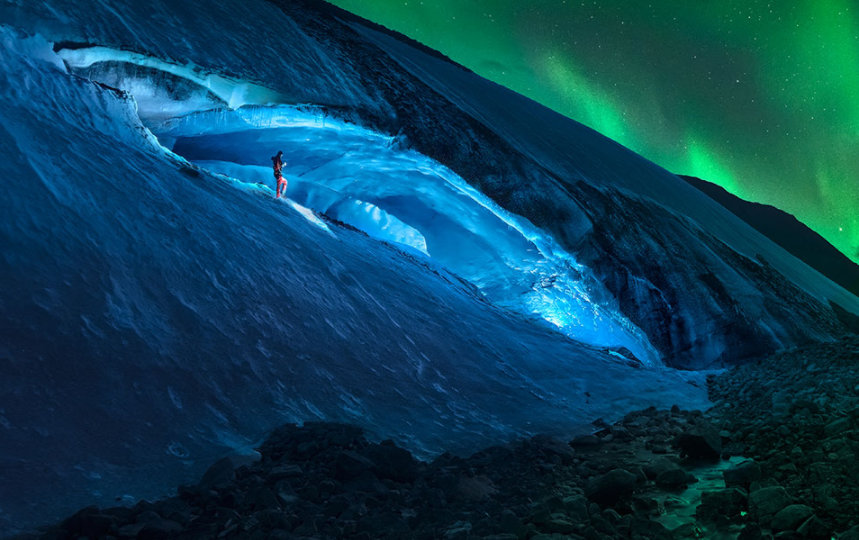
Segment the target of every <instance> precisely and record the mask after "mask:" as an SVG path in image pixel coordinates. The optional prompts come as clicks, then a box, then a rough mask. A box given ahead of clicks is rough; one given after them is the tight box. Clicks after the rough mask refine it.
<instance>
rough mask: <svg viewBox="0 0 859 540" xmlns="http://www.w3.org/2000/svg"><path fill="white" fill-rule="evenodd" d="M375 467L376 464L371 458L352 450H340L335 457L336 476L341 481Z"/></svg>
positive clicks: (355, 476)
mask: <svg viewBox="0 0 859 540" xmlns="http://www.w3.org/2000/svg"><path fill="white" fill-rule="evenodd" d="M374 468H375V464H374V463H373V462H372V461H370V459H369V458H366V457H364V456H362V455H361V454H358V453H357V452H353V451H351V450H343V451H341V452H339V453H338V454H337V457H336V458H335V459H334V477H335V478H336V479H337V480H340V481H341V482H344V481H348V480H351V479H353V478H357V477H358V476H360V475H361V473H363V472H365V471H369V470H371V469H374Z"/></svg>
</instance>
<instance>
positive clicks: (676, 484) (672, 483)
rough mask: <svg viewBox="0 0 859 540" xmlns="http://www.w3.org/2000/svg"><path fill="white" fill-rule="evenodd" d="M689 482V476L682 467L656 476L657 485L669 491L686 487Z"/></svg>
mask: <svg viewBox="0 0 859 540" xmlns="http://www.w3.org/2000/svg"><path fill="white" fill-rule="evenodd" d="M688 481H689V475H688V474H686V471H684V470H683V469H681V468H680V467H676V468H674V469H668V470H665V471H662V472H661V473H659V475H657V476H656V485H657V486H659V487H662V488H668V489H677V488H682V487H685V486H686V484H687V483H688Z"/></svg>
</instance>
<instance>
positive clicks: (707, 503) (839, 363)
mask: <svg viewBox="0 0 859 540" xmlns="http://www.w3.org/2000/svg"><path fill="white" fill-rule="evenodd" d="M857 363H859V338H856V337H851V338H846V339H844V340H842V341H841V342H839V343H834V344H827V345H818V346H814V347H811V348H807V349H802V350H793V351H788V352H784V353H781V354H779V355H776V356H774V357H772V358H768V359H766V360H764V361H761V362H759V363H756V364H749V365H746V366H743V367H740V368H737V369H735V370H733V371H731V372H727V373H725V374H723V375H720V376H718V377H713V378H711V380H710V391H711V398H712V399H713V401H714V403H715V406H714V407H713V408H712V409H711V410H710V411H707V412H706V413H702V412H700V411H681V410H680V409H678V408H677V407H674V408H672V410H670V411H659V410H656V409H652V408H651V409H647V410H644V411H638V412H634V413H631V414H629V415H627V416H626V417H625V418H623V419H622V420H621V421H619V422H617V423H615V424H614V425H606V424H602V423H599V422H598V423H597V424H598V425H595V429H596V430H597V431H596V433H594V434H593V435H587V436H583V437H579V438H577V439H574V440H572V441H570V442H569V443H567V442H562V441H559V440H556V439H553V438H549V437H534V438H531V439H527V440H520V441H516V442H514V443H511V444H509V445H506V446H499V447H492V448H488V449H486V450H484V451H481V452H479V453H477V454H474V455H473V456H471V457H468V458H464V459H463V458H458V457H455V456H452V455H442V456H440V457H438V458H437V459H435V460H434V461H433V462H431V463H425V462H421V461H417V460H415V459H414V458H413V457H412V455H411V454H410V453H409V452H408V451H406V450H403V449H401V448H398V447H397V446H396V445H395V444H394V443H392V442H390V441H383V442H381V443H378V444H376V443H371V442H368V441H367V440H366V439H365V437H364V436H363V434H362V432H361V430H360V429H359V428H356V427H353V426H348V425H340V424H329V423H308V424H306V425H304V426H302V427H298V426H294V425H287V426H283V427H281V428H279V429H277V430H276V431H274V432H273V433H272V434H271V435H270V437H269V438H268V440H267V441H266V442H265V443H264V444H263V445H262V447H261V448H260V449H259V452H260V454H261V459H260V460H258V461H256V462H254V463H250V464H244V465H240V464H239V463H238V462H237V461H235V460H233V459H230V458H226V459H223V460H221V461H219V462H217V463H215V464H214V465H213V466H212V467H211V468H210V469H209V470H208V472H206V474H205V475H204V476H203V478H202V479H201V481H200V482H199V483H198V484H197V485H195V486H183V487H180V488H179V490H178V495H177V496H175V497H172V498H170V499H166V500H162V501H158V502H155V503H149V502H140V503H138V504H137V505H135V506H134V507H132V508H109V509H99V508H95V507H92V508H86V509H84V510H81V511H80V512H78V513H77V514H75V515H74V516H72V517H70V518H68V519H67V520H65V521H64V522H63V523H62V524H60V525H57V526H54V527H51V528H50V529H46V530H45V532H44V533H43V534H42V535H40V536H41V537H43V538H79V537H88V538H110V537H115V538H140V539H150V538H152V539H155V538H188V539H196V538H207V539H208V538H252V539H256V538H258V539H270V538H273V539H280V538H341V537H348V538H367V539H370V538H450V539H455V538H462V539H466V538H492V539H496V540H501V539H510V540H515V539H519V538H532V539H548V538H593V539H603V538H642V539H645V538H646V539H651V538H653V539H659V538H666V539H674V538H741V539H756V538H772V537H774V538H784V539H790V538H811V539H818V538H819V539H829V538H832V537H837V538H842V539H859V525H857V524H859V461H857V456H859V365H857Z"/></svg>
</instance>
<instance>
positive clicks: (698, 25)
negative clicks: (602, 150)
mask: <svg viewBox="0 0 859 540" xmlns="http://www.w3.org/2000/svg"><path fill="white" fill-rule="evenodd" d="M331 1H332V3H334V4H336V5H338V6H340V7H343V8H345V9H347V10H349V11H352V12H354V13H357V14H358V15H361V16H363V17H366V18H368V19H370V20H372V21H375V22H377V23H380V24H382V25H385V26H387V27H389V28H392V29H394V30H397V31H400V32H402V33H404V34H406V35H408V36H410V37H412V38H414V39H417V40H418V41H420V42H422V43H425V44H426V45H429V46H430V47H432V48H435V49H438V50H440V51H442V52H443V53H444V54H446V55H448V56H450V57H451V58H452V59H453V60H455V61H457V62H459V63H461V64H463V65H465V66H467V67H468V68H470V69H472V70H473V71H475V72H477V73H478V74H480V75H482V76H484V77H486V78H488V79H491V80H493V81H495V82H497V83H499V84H502V85H504V86H507V87H508V88H511V89H513V90H515V91H517V92H520V93H522V94H525V95H527V96H529V97H531V98H532V99H534V100H536V101H538V102H540V103H542V104H544V105H546V106H548V107H550V108H552V109H554V110H556V111H558V112H560V113H562V114H564V115H566V116H569V117H570V118H573V119H575V120H578V121H579V122H582V123H584V124H586V125H588V126H590V127H592V128H594V129H596V130H597V131H599V132H601V133H603V134H604V135H607V136H608V137H611V138H612V139H614V140H616V141H618V142H620V143H621V144H624V145H625V146H627V147H629V148H631V149H633V150H635V151H636V152H638V153H640V154H642V155H644V156H645V157H647V158H648V159H650V160H652V161H654V162H656V163H658V164H659V165H661V166H663V167H665V168H666V169H668V170H670V171H672V172H675V173H678V174H689V175H693V176H698V177H701V178H704V179H705V180H709V181H711V182H715V183H717V184H719V185H721V186H723V187H724V188H726V189H728V190H729V191H731V192H732V193H734V194H736V195H738V196H740V197H743V198H745V199H748V200H752V201H755V202H761V203H766V204H772V205H774V206H777V207H778V208H781V209H782V210H785V211H787V212H790V213H792V214H794V215H796V216H797V217H798V218H799V219H800V220H801V221H803V222H804V223H806V224H807V225H809V226H810V227H811V228H813V229H814V230H816V231H817V232H818V233H820V234H821V235H823V236H824V237H825V238H826V239H827V240H829V241H830V242H831V243H832V244H834V245H835V246H836V247H838V248H839V249H840V250H841V251H842V252H844V253H845V254H847V255H848V256H849V257H851V258H852V259H853V260H854V261H856V262H859V3H856V2H855V0H786V1H777V0H771V1H765V0H712V1H707V2H677V1H675V0H658V1H651V2H648V1H647V0H628V1H625V0H614V1H611V0H603V1H585V2H582V1H579V0H576V1H573V0H566V1H565V0H527V1H512V0H467V1H466V0H423V1H421V0H407V1H404V0H331Z"/></svg>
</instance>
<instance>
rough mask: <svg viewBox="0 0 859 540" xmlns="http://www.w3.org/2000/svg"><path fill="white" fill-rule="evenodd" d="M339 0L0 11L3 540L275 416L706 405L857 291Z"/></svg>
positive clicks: (474, 414) (473, 430) (393, 422)
mask: <svg viewBox="0 0 859 540" xmlns="http://www.w3.org/2000/svg"><path fill="white" fill-rule="evenodd" d="M331 9H332V8H331V7H330V6H327V5H325V4H323V3H320V2H316V1H313V0H294V1H290V2H286V1H283V2H281V1H263V0H247V1H245V2H242V3H241V5H236V4H234V3H217V4H207V5H206V6H205V9H204V8H203V6H202V5H201V4H200V3H197V2H193V1H189V2H184V3H180V4H176V3H175V2H168V1H166V0H153V1H152V2H147V3H145V4H144V3H138V2H131V1H120V2H112V3H110V4H108V3H107V2H103V1H101V0H79V1H72V0H48V1H46V2H27V1H24V0H15V1H10V2H6V3H4V4H2V5H0V41H2V44H3V50H2V51H0V58H2V62H0V78H2V82H0V142H2V148H3V159H2V160H0V173H2V176H3V178H4V181H5V186H4V187H5V189H4V190H3V192H2V194H0V198H2V199H0V204H2V205H3V207H4V208H5V209H7V211H6V212H4V217H3V218H2V219H0V240H2V245H3V250H2V259H0V260H2V264H0V278H2V283H3V284H4V293H3V295H2V296H0V317H2V321H3V323H2V324H3V336H4V339H3V340H2V343H0V375H2V376H0V470H2V471H3V482H2V483H0V535H2V534H3V533H6V532H12V531H15V530H20V529H23V528H27V527H31V526H34V525H37V524H39V523H41V522H45V521H50V520H52V519H56V518H58V517H60V516H62V515H65V514H68V513H69V512H70V511H72V510H74V509H76V508H79V507H81V506H84V505H87V504H109V503H112V502H114V501H115V500H117V499H118V500H121V501H125V502H128V503H132V502H133V501H135V500H138V499H140V498H145V497H155V496H159V495H162V494H164V493H166V492H168V491H169V490H170V489H172V488H173V487H174V486H175V485H176V484H177V483H182V482H188V481H191V480H192V479H195V478H198V477H199V475H200V473H201V472H202V471H203V470H205V468H206V467H207V466H208V465H209V464H210V463H212V462H213V461H215V460H216V459H217V458H219V457H221V456H223V455H225V454H227V453H230V452H243V453H252V451H253V447H254V445H255V444H257V443H258V442H259V440H260V438H261V437H262V436H263V435H264V434H265V433H266V432H267V431H268V430H270V429H271V428H273V427H274V426H276V425H278V424H281V423H283V422H289V421H292V422H302V421H306V420H314V419H326V420H337V421H346V422H351V423H355V424H358V425H361V426H362V427H365V428H366V429H368V430H370V432H371V434H372V435H373V436H374V437H376V438H379V439H381V438H386V437H390V438H393V439H395V440H396V441H397V442H398V443H400V444H402V445H404V446H406V447H407V448H409V449H410V450H412V451H414V452H416V453H417V454H418V455H421V456H424V457H428V456H432V455H435V454H437V453H439V452H442V451H452V452H457V453H468V452H470V451H473V450H476V449H478V448H480V447H482V446H485V445H488V444H493V443H497V442H502V441H505V440H509V439H510V438H512V437H515V436H519V435H526V434H533V433H539V432H546V433H555V434H563V435H570V434H572V433H579V432H587V431H588V430H590V429H592V426H591V421H593V420H595V419H597V418H600V417H602V418H605V419H607V420H611V419H613V418H617V417H618V416H620V415H622V414H624V413H625V412H627V411H629V410H632V409H634V408H641V407H645V406H649V405H656V406H665V407H667V406H670V405H673V404H675V403H676V404H680V405H681V406H683V407H685V408H700V407H705V406H707V401H706V395H705V389H704V377H705V375H706V371H703V370H704V369H710V368H721V367H724V366H726V365H729V364H731V363H738V362H742V361H744V360H746V359H748V358H755V357H756V356H757V355H760V354H762V353H763V352H766V351H770V350H774V349H775V348H781V347H789V346H792V345H795V344H800V343H804V342H808V341H815V340H817V341H825V340H830V339H833V338H834V337H835V336H837V335H839V333H840V332H843V331H844V330H845V326H844V324H843V323H842V322H841V321H840V320H839V319H838V315H837V313H836V312H834V311H833V309H832V308H831V305H832V304H836V305H838V306H840V307H841V308H843V309H844V310H846V311H847V312H853V313H859V299H857V298H856V297H855V296H853V295H851V294H849V293H847V292H846V291H844V290H843V289H841V288H840V287H838V286H837V285H835V284H833V283H831V282H830V281H828V280H827V279H825V278H824V277H823V276H821V275H819V274H818V273H816V272H815V271H813V270H811V269H810V268H808V267H807V266H806V265H804V264H803V263H801V262H799V261H798V260H796V259H795V258H793V257H792V256H790V255H789V254H787V253H786V252H784V251H783V250H781V248H779V247H778V246H775V245H774V244H772V242H770V241H769V240H767V239H766V238H764V237H763V236H761V235H760V234H758V233H756V232H755V231H754V230H752V229H751V228H750V227H748V226H746V225H745V224H743V223H742V222H740V221H739V220H737V219H736V218H735V217H733V216H732V215H730V214H729V213H728V212H726V211H725V210H724V209H722V208H720V207H719V206H718V205H716V204H714V203H713V202H712V201H710V200H709V199H707V198H706V197H704V196H703V195H701V194H700V193H697V192H696V191H695V190H694V189H693V188H691V187H689V186H686V185H685V183H683V182H682V181H681V180H679V179H678V178H677V177H675V176H674V175H672V174H670V173H668V172H667V171H664V170H663V169H661V168H659V167H658V166H656V165H654V164H652V163H649V162H647V161H646V160H644V159H643V158H641V157H640V156H637V155H635V154H633V153H632V152H630V151H628V150H627V149H625V148H623V147H621V146H619V145H617V144H616V143H614V142H612V141H610V140H608V139H605V138H604V137H602V136H601V135H599V134H597V133H595V132H593V131H591V130H589V129H587V128H585V127H584V126H581V125H579V124H577V123H575V122H573V121H571V120H569V119H566V118H563V117H560V116H559V115H556V114H555V113H552V112H551V111H548V110H546V109H544V108H542V107H540V106H539V105H537V104H536V103H533V102H530V101H529V100H527V99H525V98H522V97H521V96H518V95H516V94H514V93H512V92H510V91H508V90H506V89H503V88H501V87H498V86H497V85H494V84H492V83H490V82H488V81H485V80H483V79H480V78H479V77H476V76H475V75H474V74H472V73H470V72H468V71H467V70H465V69H463V68H462V67H460V66H456V65H454V64H453V63H451V62H449V61H446V60H444V59H441V58H439V57H438V56H436V55H432V54H427V52H426V51H423V50H420V49H416V48H414V47H413V46H412V45H411V44H409V43H407V42H405V41H404V40H402V39H399V38H398V37H397V36H395V35H392V34H391V33H389V32H385V31H383V30H382V29H379V28H376V27H373V26H372V25H369V24H366V23H364V22H361V21H360V20H356V19H355V18H354V17H353V18H350V17H348V16H347V14H343V13H339V12H334V13H333V14H332V12H331ZM261 21H265V22H266V24H262V23H261ZM278 149H283V150H284V152H285V153H286V161H287V162H288V165H287V177H288V179H289V191H288V197H289V199H290V200H288V201H283V200H280V201H278V200H274V199H273V190H272V189H271V187H270V186H271V185H272V180H273V179H272V177H271V172H270V168H269V167H268V163H269V162H268V158H269V156H271V155H272V154H274V152H275V151H276V150H278ZM663 364H667V365H668V366H674V367H683V368H688V369H693V370H701V371H678V370H675V369H672V368H671V367H668V366H666V365H663Z"/></svg>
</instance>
